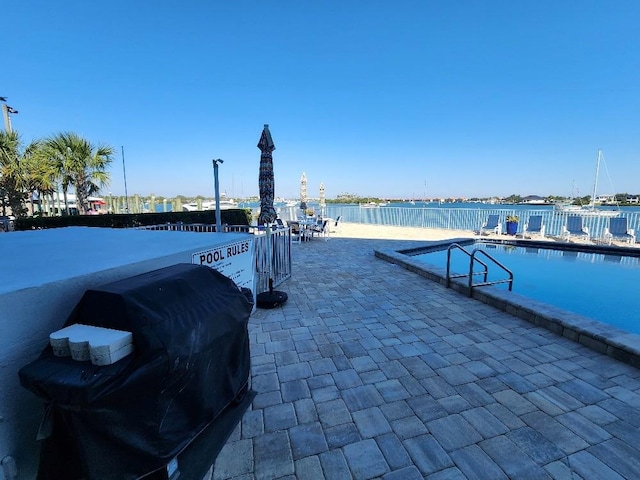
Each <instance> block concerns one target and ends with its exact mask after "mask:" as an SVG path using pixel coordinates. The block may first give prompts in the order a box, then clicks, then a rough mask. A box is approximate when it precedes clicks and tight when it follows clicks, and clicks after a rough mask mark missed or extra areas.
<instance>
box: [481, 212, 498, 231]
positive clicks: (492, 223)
mask: <svg viewBox="0 0 640 480" xmlns="http://www.w3.org/2000/svg"><path fill="white" fill-rule="evenodd" d="M485 232H487V233H495V234H500V233H501V232H502V223H500V216H499V215H489V217H487V221H486V222H485V223H483V224H482V226H481V227H480V232H479V234H480V235H482V234H483V233H485Z"/></svg>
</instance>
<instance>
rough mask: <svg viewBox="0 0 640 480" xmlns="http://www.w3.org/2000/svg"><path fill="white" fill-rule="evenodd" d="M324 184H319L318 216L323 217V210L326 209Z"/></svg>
mask: <svg viewBox="0 0 640 480" xmlns="http://www.w3.org/2000/svg"><path fill="white" fill-rule="evenodd" d="M324 195H325V194H324V183H322V182H320V215H322V216H323V217H324V210H325V208H326V207H327V202H326V200H325V196H324Z"/></svg>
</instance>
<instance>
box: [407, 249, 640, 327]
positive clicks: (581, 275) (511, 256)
mask: <svg viewBox="0 0 640 480" xmlns="http://www.w3.org/2000/svg"><path fill="white" fill-rule="evenodd" d="M548 246H549V245H548V243H547V242H544V243H543V242H535V243H532V244H526V243H525V244H522V243H519V242H509V243H503V242H500V243H492V242H475V243H467V245H465V246H464V248H465V249H466V250H467V251H468V252H471V251H473V249H476V248H477V249H480V250H482V251H484V252H486V253H488V254H489V255H491V256H492V257H493V258H495V259H496V260H498V261H499V262H500V263H502V264H503V265H505V266H506V267H507V268H509V269H510V270H511V271H512V272H513V274H514V281H513V291H514V292H516V293H519V294H521V295H524V296H526V297H529V298H532V299H535V300H538V301H541V302H544V303H547V304H550V305H554V306H557V307H560V308H562V309H566V310H569V311H572V312H576V313H578V314H580V315H584V316H586V317H590V318H592V319H595V320H598V321H600V322H604V323H606V324H608V325H613V326H615V327H617V328H620V329H622V330H626V331H627V332H631V333H640V309H638V307H637V301H636V294H635V291H636V290H637V288H638V285H639V284H640V258H638V257H633V256H626V255H622V254H621V249H618V248H612V249H591V248H589V249H588V250H587V251H584V250H577V248H578V247H576V245H566V247H567V248H570V249H568V250H567V249H560V248H546V247H548ZM413 258H415V259H416V260H418V261H419V262H424V263H425V264H431V265H435V266H438V267H440V268H442V269H444V268H446V262H447V250H446V249H444V250H442V249H441V250H437V251H431V252H428V253H422V254H418V255H415V256H414V257H413ZM478 258H479V259H480V260H483V261H485V259H484V258H483V256H479V257H478ZM485 263H486V262H485ZM468 270H469V257H468V256H467V255H465V254H464V253H463V252H460V251H456V250H452V253H451V271H452V273H468ZM476 270H477V269H476ZM506 277H507V275H506V274H505V272H503V271H501V270H500V269H499V268H496V267H495V266H494V265H489V277H488V280H489V281H492V280H497V279H502V278H506ZM465 280H466V279H465ZM480 288H481V289H506V288H507V285H506V284H499V285H494V286H490V287H480Z"/></svg>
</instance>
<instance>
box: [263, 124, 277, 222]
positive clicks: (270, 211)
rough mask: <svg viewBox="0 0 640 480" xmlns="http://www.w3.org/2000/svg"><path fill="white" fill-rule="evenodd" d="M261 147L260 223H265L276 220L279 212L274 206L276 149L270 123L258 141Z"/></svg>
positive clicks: (265, 126)
mask: <svg viewBox="0 0 640 480" xmlns="http://www.w3.org/2000/svg"><path fill="white" fill-rule="evenodd" d="M258 148H259V149H260V152H261V154H260V177H259V178H258V188H259V189H260V215H259V216H258V225H265V224H269V223H273V222H275V221H276V217H277V216H278V214H277V213H276V210H275V208H273V195H274V191H275V188H274V181H273V157H272V155H271V152H273V151H274V150H275V149H276V146H275V144H274V143H273V139H272V138H271V132H269V125H267V124H265V125H264V128H263V130H262V135H261V136H260V141H259V142H258Z"/></svg>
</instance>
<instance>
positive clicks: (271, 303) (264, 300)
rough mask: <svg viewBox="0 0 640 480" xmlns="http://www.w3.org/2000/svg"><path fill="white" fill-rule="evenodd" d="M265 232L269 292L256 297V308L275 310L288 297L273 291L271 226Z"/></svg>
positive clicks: (267, 225)
mask: <svg viewBox="0 0 640 480" xmlns="http://www.w3.org/2000/svg"><path fill="white" fill-rule="evenodd" d="M265 230H266V235H267V274H268V276H269V291H267V292H262V293H259V294H258V295H256V305H257V307H258V308H275V307H279V306H280V305H282V304H284V303H285V302H286V301H287V299H288V298H289V297H288V295H287V294H286V292H281V291H279V290H274V289H273V278H271V267H272V265H271V263H272V262H273V249H272V239H271V225H269V224H268V223H267V224H266V228H265Z"/></svg>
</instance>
